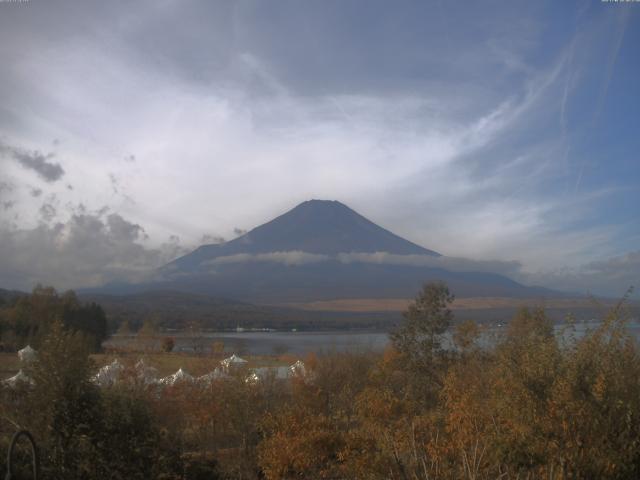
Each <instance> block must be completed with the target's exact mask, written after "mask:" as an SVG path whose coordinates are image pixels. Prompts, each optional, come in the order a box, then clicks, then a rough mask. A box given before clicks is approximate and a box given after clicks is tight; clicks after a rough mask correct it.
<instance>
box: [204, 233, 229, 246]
mask: <svg viewBox="0 0 640 480" xmlns="http://www.w3.org/2000/svg"><path fill="white" fill-rule="evenodd" d="M225 242H226V240H225V238H224V237H221V236H220V235H210V234H205V235H202V237H201V238H200V245H211V244H219V243H225Z"/></svg>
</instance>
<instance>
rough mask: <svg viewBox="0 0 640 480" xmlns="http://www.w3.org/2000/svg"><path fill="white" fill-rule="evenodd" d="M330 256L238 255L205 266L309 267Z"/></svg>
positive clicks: (295, 251)
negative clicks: (255, 264)
mask: <svg viewBox="0 0 640 480" xmlns="http://www.w3.org/2000/svg"><path fill="white" fill-rule="evenodd" d="M330 258H331V257H330V256H329V255H321V254H316V253H307V252H302V251H299V250H293V251H287V252H270V253H257V254H250V253H238V254H236V255H227V256H224V257H217V258H214V259H213V260H209V261H207V262H205V263H204V264H203V266H214V267H215V266H217V265H226V264H231V263H246V262H273V263H282V264H284V265H287V266H297V265H307V264H310V263H318V262H325V261H328V260H329V259H330Z"/></svg>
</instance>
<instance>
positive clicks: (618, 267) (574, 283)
mask: <svg viewBox="0 0 640 480" xmlns="http://www.w3.org/2000/svg"><path fill="white" fill-rule="evenodd" d="M522 279H523V280H526V281H528V282H530V283H536V284H538V285H545V286H550V287H552V288H557V289H560V290H564V291H574V292H580V293H593V294H601V295H608V296H611V297H621V296H622V295H623V294H624V293H625V292H626V290H627V289H628V288H629V287H635V291H634V297H635V298H638V297H640V295H639V294H640V250H636V251H631V252H628V253H626V254H624V255H617V256H614V257H610V258H607V259H604V260H598V261H593V262H588V263H586V264H583V265H580V266H578V267H573V268H566V267H565V268H558V269H555V270H550V271H541V272H535V273H525V274H523V275H522Z"/></svg>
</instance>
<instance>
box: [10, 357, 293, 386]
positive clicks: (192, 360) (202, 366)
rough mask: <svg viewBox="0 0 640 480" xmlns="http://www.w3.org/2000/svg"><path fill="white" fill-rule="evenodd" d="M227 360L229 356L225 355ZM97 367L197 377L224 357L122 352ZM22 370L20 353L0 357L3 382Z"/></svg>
mask: <svg viewBox="0 0 640 480" xmlns="http://www.w3.org/2000/svg"><path fill="white" fill-rule="evenodd" d="M224 356H225V357H226V356H228V355H224ZM91 358H92V359H93V361H94V362H95V364H96V366H97V367H102V366H103V365H107V364H109V363H111V362H112V361H113V360H114V359H116V358H117V359H118V361H119V362H121V363H122V364H123V365H125V366H127V367H133V366H134V365H135V363H136V362H137V361H138V360H140V359H141V358H144V360H145V362H146V363H147V365H149V366H152V367H155V368H157V369H158V374H159V376H160V377H164V376H166V375H171V374H172V373H175V372H176V370H178V369H179V368H183V369H185V370H186V371H187V372H189V373H190V374H191V375H193V376H199V375H204V374H205V373H208V372H210V371H212V370H213V369H214V368H216V367H217V366H218V365H220V360H221V359H222V358H223V357H222V356H213V355H190V354H185V353H163V352H155V353H149V352H135V351H132V352H122V353H118V354H95V355H91ZM242 358H244V359H246V360H247V361H248V362H249V363H248V365H247V366H248V367H249V368H255V367H273V366H288V365H291V364H292V363H294V362H295V361H296V360H298V357H294V356H291V355H282V356H279V357H278V356H252V355H248V356H244V355H243V356H242ZM19 369H20V361H19V360H18V355H17V354H16V353H6V352H2V353H0V381H1V380H4V379H5V378H9V377H11V376H13V375H15V374H16V373H17V372H18V370H19Z"/></svg>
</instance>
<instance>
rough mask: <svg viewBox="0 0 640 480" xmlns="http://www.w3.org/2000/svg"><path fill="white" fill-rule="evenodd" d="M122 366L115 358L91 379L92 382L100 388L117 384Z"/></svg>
mask: <svg viewBox="0 0 640 480" xmlns="http://www.w3.org/2000/svg"><path fill="white" fill-rule="evenodd" d="M123 370H124V366H123V365H122V364H121V363H120V362H119V361H118V359H117V358H116V359H115V360H114V361H113V362H111V363H110V364H109V365H105V366H104V367H102V368H101V369H100V370H98V373H96V374H95V375H94V377H93V381H94V382H95V383H97V384H98V385H100V386H101V387H108V386H111V385H115V384H116V383H118V380H119V378H120V374H121V373H122V371H123Z"/></svg>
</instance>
